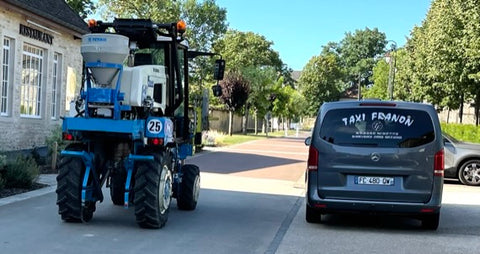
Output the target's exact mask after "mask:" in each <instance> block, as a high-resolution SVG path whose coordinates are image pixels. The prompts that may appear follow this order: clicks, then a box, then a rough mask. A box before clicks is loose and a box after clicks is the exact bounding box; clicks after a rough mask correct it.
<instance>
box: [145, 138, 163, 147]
mask: <svg viewBox="0 0 480 254" xmlns="http://www.w3.org/2000/svg"><path fill="white" fill-rule="evenodd" d="M148 144H149V145H153V146H162V145H163V138H149V139H148Z"/></svg>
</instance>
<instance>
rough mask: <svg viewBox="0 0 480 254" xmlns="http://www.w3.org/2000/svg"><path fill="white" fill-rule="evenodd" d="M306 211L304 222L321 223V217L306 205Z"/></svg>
mask: <svg viewBox="0 0 480 254" xmlns="http://www.w3.org/2000/svg"><path fill="white" fill-rule="evenodd" d="M305 207H306V211H305V220H306V221H307V222H308V223H321V222H322V215H321V214H320V213H319V212H318V211H316V210H315V209H313V208H312V207H310V206H309V205H308V204H307V205H305Z"/></svg>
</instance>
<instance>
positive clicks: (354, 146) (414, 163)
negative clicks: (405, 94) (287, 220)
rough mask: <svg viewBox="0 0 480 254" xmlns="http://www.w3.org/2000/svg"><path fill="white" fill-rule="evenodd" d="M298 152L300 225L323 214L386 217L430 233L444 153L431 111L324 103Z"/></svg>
mask: <svg viewBox="0 0 480 254" xmlns="http://www.w3.org/2000/svg"><path fill="white" fill-rule="evenodd" d="M305 144H306V145H309V157H308V162H307V172H306V186H307V192H306V201H307V202H306V220H307V222H315V223H318V222H321V215H322V214H327V213H336V212H365V213H387V214H400V215H407V216H411V217H413V218H417V219H420V220H421V221H422V226H423V227H424V228H427V229H437V227H438V224H439V218H440V208H441V200H442V191H443V174H444V150H443V137H442V132H441V127H440V122H439V120H438V116H437V113H436V111H435V109H434V108H433V107H432V105H429V104H419V103H412V102H396V101H395V102H383V101H344V102H330V103H324V104H323V105H322V106H321V107H320V111H319V113H318V117H317V120H316V122H315V126H314V128H313V131H312V136H311V137H309V138H307V139H306V140H305Z"/></svg>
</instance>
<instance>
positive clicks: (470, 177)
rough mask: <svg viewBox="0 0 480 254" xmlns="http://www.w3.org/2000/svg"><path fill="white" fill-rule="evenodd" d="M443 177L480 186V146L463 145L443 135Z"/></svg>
mask: <svg viewBox="0 0 480 254" xmlns="http://www.w3.org/2000/svg"><path fill="white" fill-rule="evenodd" d="M443 140H444V142H445V177H446V178H456V179H458V180H460V182H461V183H463V184H465V185H472V186H480V144H473V143H465V142H461V141H458V140H456V139H455V138H454V137H452V136H450V135H448V134H446V133H443Z"/></svg>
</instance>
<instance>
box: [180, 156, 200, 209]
mask: <svg viewBox="0 0 480 254" xmlns="http://www.w3.org/2000/svg"><path fill="white" fill-rule="evenodd" d="M182 173H183V176H182V181H181V182H180V183H179V184H178V193H177V207H178V209H180V210H195V208H196V207H197V201H198V196H199V193H200V169H199V168H198V167H197V166H195V165H190V164H187V165H183V166H182Z"/></svg>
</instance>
